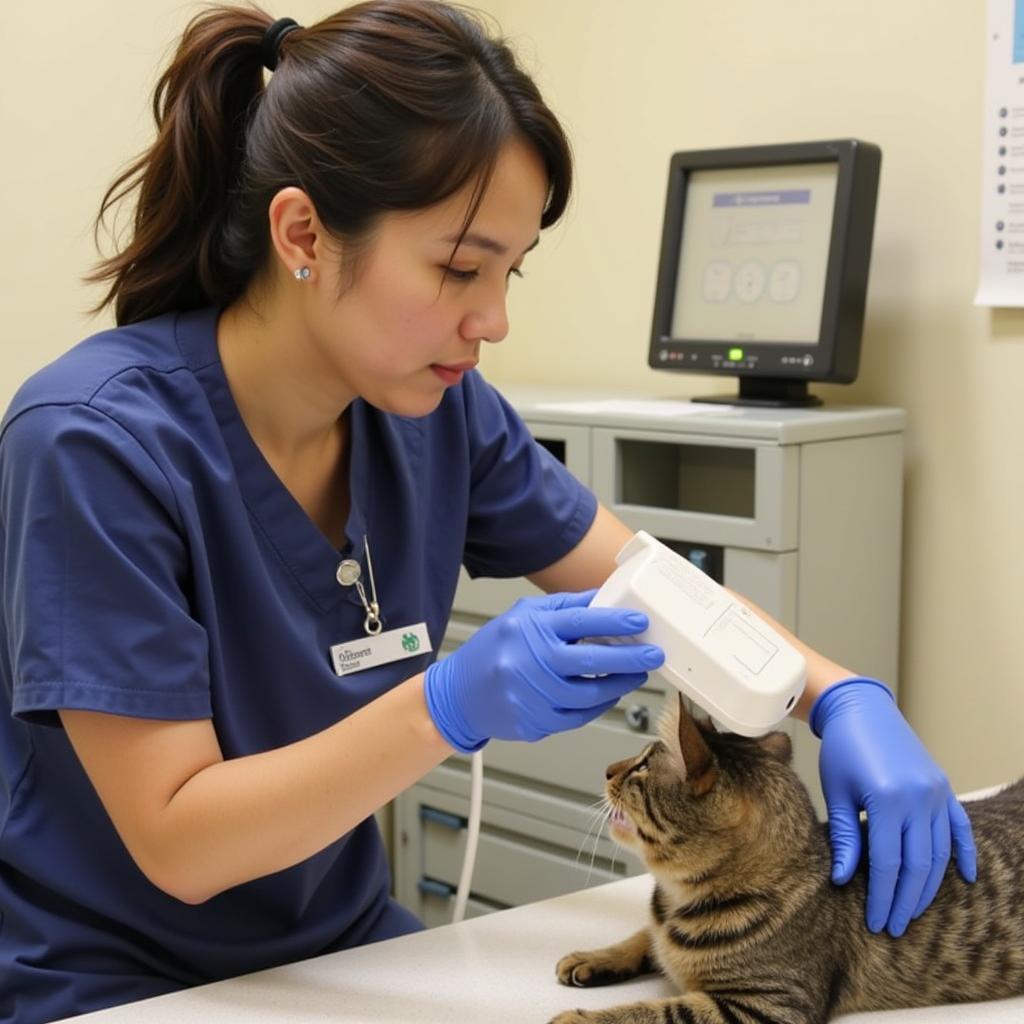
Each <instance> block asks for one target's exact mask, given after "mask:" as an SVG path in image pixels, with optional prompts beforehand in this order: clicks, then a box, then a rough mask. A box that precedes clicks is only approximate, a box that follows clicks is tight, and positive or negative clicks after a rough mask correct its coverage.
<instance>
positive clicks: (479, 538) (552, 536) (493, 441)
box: [462, 372, 597, 577]
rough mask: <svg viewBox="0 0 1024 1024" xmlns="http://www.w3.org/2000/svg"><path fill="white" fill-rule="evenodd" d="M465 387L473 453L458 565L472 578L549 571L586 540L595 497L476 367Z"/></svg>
mask: <svg viewBox="0 0 1024 1024" xmlns="http://www.w3.org/2000/svg"><path fill="white" fill-rule="evenodd" d="M462 388H463V397H464V401H465V408H466V426H467V431H468V437H469V448H470V459H471V470H470V495H469V518H468V523H467V533H466V547H465V552H464V554H463V564H464V565H465V566H466V570H467V571H468V572H469V575H470V576H473V577H476V576H495V577H509V576H524V575H526V574H528V573H532V572H538V571H539V570H541V569H546V568H547V567H548V566H549V565H552V564H553V563H555V562H557V561H558V560H559V559H560V558H562V557H563V556H565V555H567V554H568V553H569V552H570V551H571V550H572V549H573V548H574V547H575V546H576V545H577V544H578V543H579V542H580V541H581V540H582V539H583V536H584V534H585V533H586V532H587V530H588V529H589V528H590V525H591V523H592V522H593V521H594V516H595V515H596V514H597V499H596V498H595V497H594V495H593V493H592V492H591V491H590V490H588V489H587V488H586V487H585V486H584V485H583V484H582V483H580V481H579V480H577V479H576V478H575V477H574V476H573V475H572V474H571V473H570V472H569V471H568V470H567V469H566V468H565V466H564V465H562V463H561V462H559V461H558V459H556V458H555V457H554V456H553V455H552V454H551V453H550V452H549V451H547V449H546V448H544V447H542V446H541V445H539V444H537V442H536V441H535V440H534V439H533V436H532V435H531V434H530V431H529V430H528V429H527V427H526V424H525V423H523V421H522V419H521V418H520V417H519V414H518V413H517V412H516V411H515V409H513V408H512V406H511V405H509V403H508V402H507V401H506V400H505V399H504V398H503V397H502V396H501V395H500V394H499V393H498V392H497V391H496V390H495V389H494V388H492V387H491V386H490V385H489V384H487V383H486V381H484V379H483V378H482V377H480V375H479V374H478V373H475V372H474V373H469V374H467V375H466V377H465V379H464V380H463V385H462Z"/></svg>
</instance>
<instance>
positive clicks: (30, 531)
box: [0, 404, 211, 725]
mask: <svg viewBox="0 0 1024 1024" xmlns="http://www.w3.org/2000/svg"><path fill="white" fill-rule="evenodd" d="M178 521H179V516H178V514H177V506H176V502H175V497H174V493H173V491H172V489H171V487H170V485H169V483H168V481H167V478H166V477H165V475H164V474H163V473H162V472H161V470H160V468H159V467H158V465H157V464H156V463H155V462H154V460H153V459H152V458H151V456H150V455H149V454H148V453H147V452H146V451H145V450H144V449H143V448H142V446H141V445H140V444H139V443H138V442H137V441H136V440H135V438H134V437H133V436H132V435H131V434H130V433H129V432H128V431H127V430H126V429H125V428H123V427H122V426H120V425H119V424H118V423H116V422H114V421H113V420H112V419H111V418H110V417H108V416H107V415H106V414H104V413H102V412H100V411H98V410H97V409H95V408H93V407H90V406H87V405H77V404H74V405H63V406H61V405H49V406H38V407H35V408H33V409H30V410H28V411H27V412H25V413H23V414H21V415H20V416H19V417H18V418H16V419H15V420H14V421H13V422H11V423H10V424H8V425H7V428H6V430H5V432H4V434H3V437H2V438H0V531H2V532H0V541H2V545H3V549H2V576H3V615H4V616H5V620H6V621H5V623H4V625H5V632H6V636H7V640H8V644H7V650H6V651H0V657H3V658H5V659H7V662H8V664H7V666H5V667H6V669H7V671H6V672H5V673H4V675H6V676H7V678H8V679H9V680H10V685H11V686H12V689H13V693H12V698H11V699H12V708H13V712H14V714H15V715H16V716H17V717H20V718H22V719H24V720H26V721H30V722H39V723H44V724H51V725H57V724H59V719H58V717H57V715H56V711H57V710H58V709H63V708H76V709H84V710H91V711H103V712H108V713H112V714H122V715H129V716H135V717H142V718H162V719H187V718H204V717H209V716H210V714H211V708H210V689H209V657H208V644H207V636H206V631H205V629H204V628H203V627H202V626H201V625H200V624H199V623H198V622H197V621H196V620H195V618H194V617H193V616H192V615H191V614H190V609H189V603H188V600H187V597H186V593H187V590H188V581H189V578H190V560H189V557H188V549H187V546H186V543H185V540H184V537H183V532H182V530H181V529H180V527H179V526H178Z"/></svg>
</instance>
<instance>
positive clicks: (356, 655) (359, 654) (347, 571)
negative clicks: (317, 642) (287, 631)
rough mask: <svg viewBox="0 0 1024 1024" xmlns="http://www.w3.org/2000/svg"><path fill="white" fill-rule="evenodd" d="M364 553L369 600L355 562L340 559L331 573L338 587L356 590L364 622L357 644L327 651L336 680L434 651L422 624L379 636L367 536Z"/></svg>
mask: <svg viewBox="0 0 1024 1024" xmlns="http://www.w3.org/2000/svg"><path fill="white" fill-rule="evenodd" d="M363 551H364V552H365V554H366V574H367V576H368V577H369V579H370V595H369V597H367V594H366V588H365V587H364V586H363V580H362V576H363V572H362V569H361V568H360V566H359V563H358V562H357V561H356V560H355V559H354V558H346V559H343V560H342V561H341V562H340V563H339V565H338V568H337V570H336V571H335V573H334V578H335V579H336V580H337V581H338V583H339V585H340V586H343V587H355V588H356V593H357V594H358V595H359V600H360V601H361V602H362V604H363V608H364V609H365V610H366V618H365V619H363V629H364V630H365V631H366V636H364V637H361V638H360V639H359V640H349V641H347V642H346V643H341V644H334V645H333V646H332V647H331V649H330V652H331V662H332V664H333V665H334V671H335V672H336V673H337V674H338V675H339V676H347V675H351V674H352V673H353V672H362V671H364V670H365V669H370V668H376V667H378V666H380V665H388V664H390V663H391V662H394V661H402V660H404V659H405V658H412V657H416V656H417V655H422V654H429V653H430V652H431V651H432V650H433V646H432V645H431V643H430V634H429V633H428V632H427V624H426V623H425V622H416V623H413V624H412V625H409V626H399V627H398V629H389V630H388V631H387V632H386V633H384V632H381V630H382V627H383V618H382V616H381V613H380V602H379V601H378V600H377V582H376V580H375V579H374V578H373V559H372V558H371V557H370V539H369V537H367V536H364V537H363Z"/></svg>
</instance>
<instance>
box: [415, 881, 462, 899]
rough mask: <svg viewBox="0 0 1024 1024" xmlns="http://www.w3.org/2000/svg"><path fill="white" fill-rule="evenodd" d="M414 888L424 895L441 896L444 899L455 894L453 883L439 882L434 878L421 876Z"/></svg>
mask: <svg viewBox="0 0 1024 1024" xmlns="http://www.w3.org/2000/svg"><path fill="white" fill-rule="evenodd" d="M416 888H417V889H419V891H420V892H421V893H423V894H424V895H425V896H441V897H442V898H444V899H451V898H452V896H453V895H454V894H455V886H454V885H449V884H448V883H447V882H439V881H437V879H435V878H421V879H420V880H419V881H418V882H417V883H416Z"/></svg>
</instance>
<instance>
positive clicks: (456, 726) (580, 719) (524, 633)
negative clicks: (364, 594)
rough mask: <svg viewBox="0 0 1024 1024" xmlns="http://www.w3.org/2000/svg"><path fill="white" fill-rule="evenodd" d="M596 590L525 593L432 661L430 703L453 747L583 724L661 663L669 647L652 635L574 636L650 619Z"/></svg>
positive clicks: (467, 748) (609, 632) (638, 627)
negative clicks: (627, 639)
mask: <svg viewBox="0 0 1024 1024" xmlns="http://www.w3.org/2000/svg"><path fill="white" fill-rule="evenodd" d="M595 593H597V591H596V590H590V591H586V592H585V593H581V594H548V595H547V596H545V597H527V598H523V599H521V600H519V601H517V602H516V603H515V604H514V605H513V606H512V607H511V608H510V609H509V610H508V611H507V612H505V613H504V614H503V615H499V616H498V617H497V618H494V619H491V621H490V622H488V623H487V624H486V625H484V626H481V627H480V629H479V630H477V632H476V633H474V634H473V636H472V637H470V639H469V640H467V641H466V643H464V644H463V645H462V646H461V647H460V648H458V650H456V651H454V652H453V653H452V654H450V655H448V657H447V658H444V659H443V660H442V661H438V662H435V663H434V664H433V665H431V666H430V667H429V668H428V669H427V673H426V681H425V683H424V691H425V694H426V700H427V709H428V711H429V712H430V717H431V718H432V719H433V720H434V724H435V725H436V726H437V728H438V731H439V732H440V733H441V735H442V736H444V738H445V739H446V740H447V741H448V742H449V743H450V744H451V745H452V746H453V747H455V749H456V750H460V751H462V752H463V753H471V752H473V751H474V750H479V749H480V748H481V747H482V746H483V745H484V744H485V743H486V742H487V741H488V740H489V739H504V740H538V739H541V738H542V737H544V736H547V735H549V734H551V733H554V732H561V731H562V730H565V729H575V728H576V727H577V726H581V725H585V724H586V723H587V722H589V721H591V719H594V718H596V717H597V716H598V715H600V714H602V713H604V712H605V711H607V710H608V709H609V708H611V707H612V706H613V705H614V704H615V703H616V701H618V700H619V698H620V697H623V696H625V694H627V693H629V692H630V691H631V690H635V689H636V688H637V687H638V686H641V685H642V684H643V683H644V681H645V680H646V678H647V672H648V670H650V669H654V668H657V667H658V666H659V665H661V663H662V662H663V661H664V660H665V655H664V652H663V651H662V650H661V648H660V647H656V646H655V645H653V644H623V645H609V644H597V643H589V644H588V643H577V642H576V641H579V640H583V639H584V638H585V637H596V636H632V635H634V634H636V633H642V632H643V631H644V630H645V629H647V627H648V620H647V616H646V615H643V614H642V613H640V612H633V611H629V610H628V609H622V608H589V607H588V605H589V604H590V601H591V599H592V598H593V596H594V594H595ZM583 676H596V677H598V678H581V677H583Z"/></svg>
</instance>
